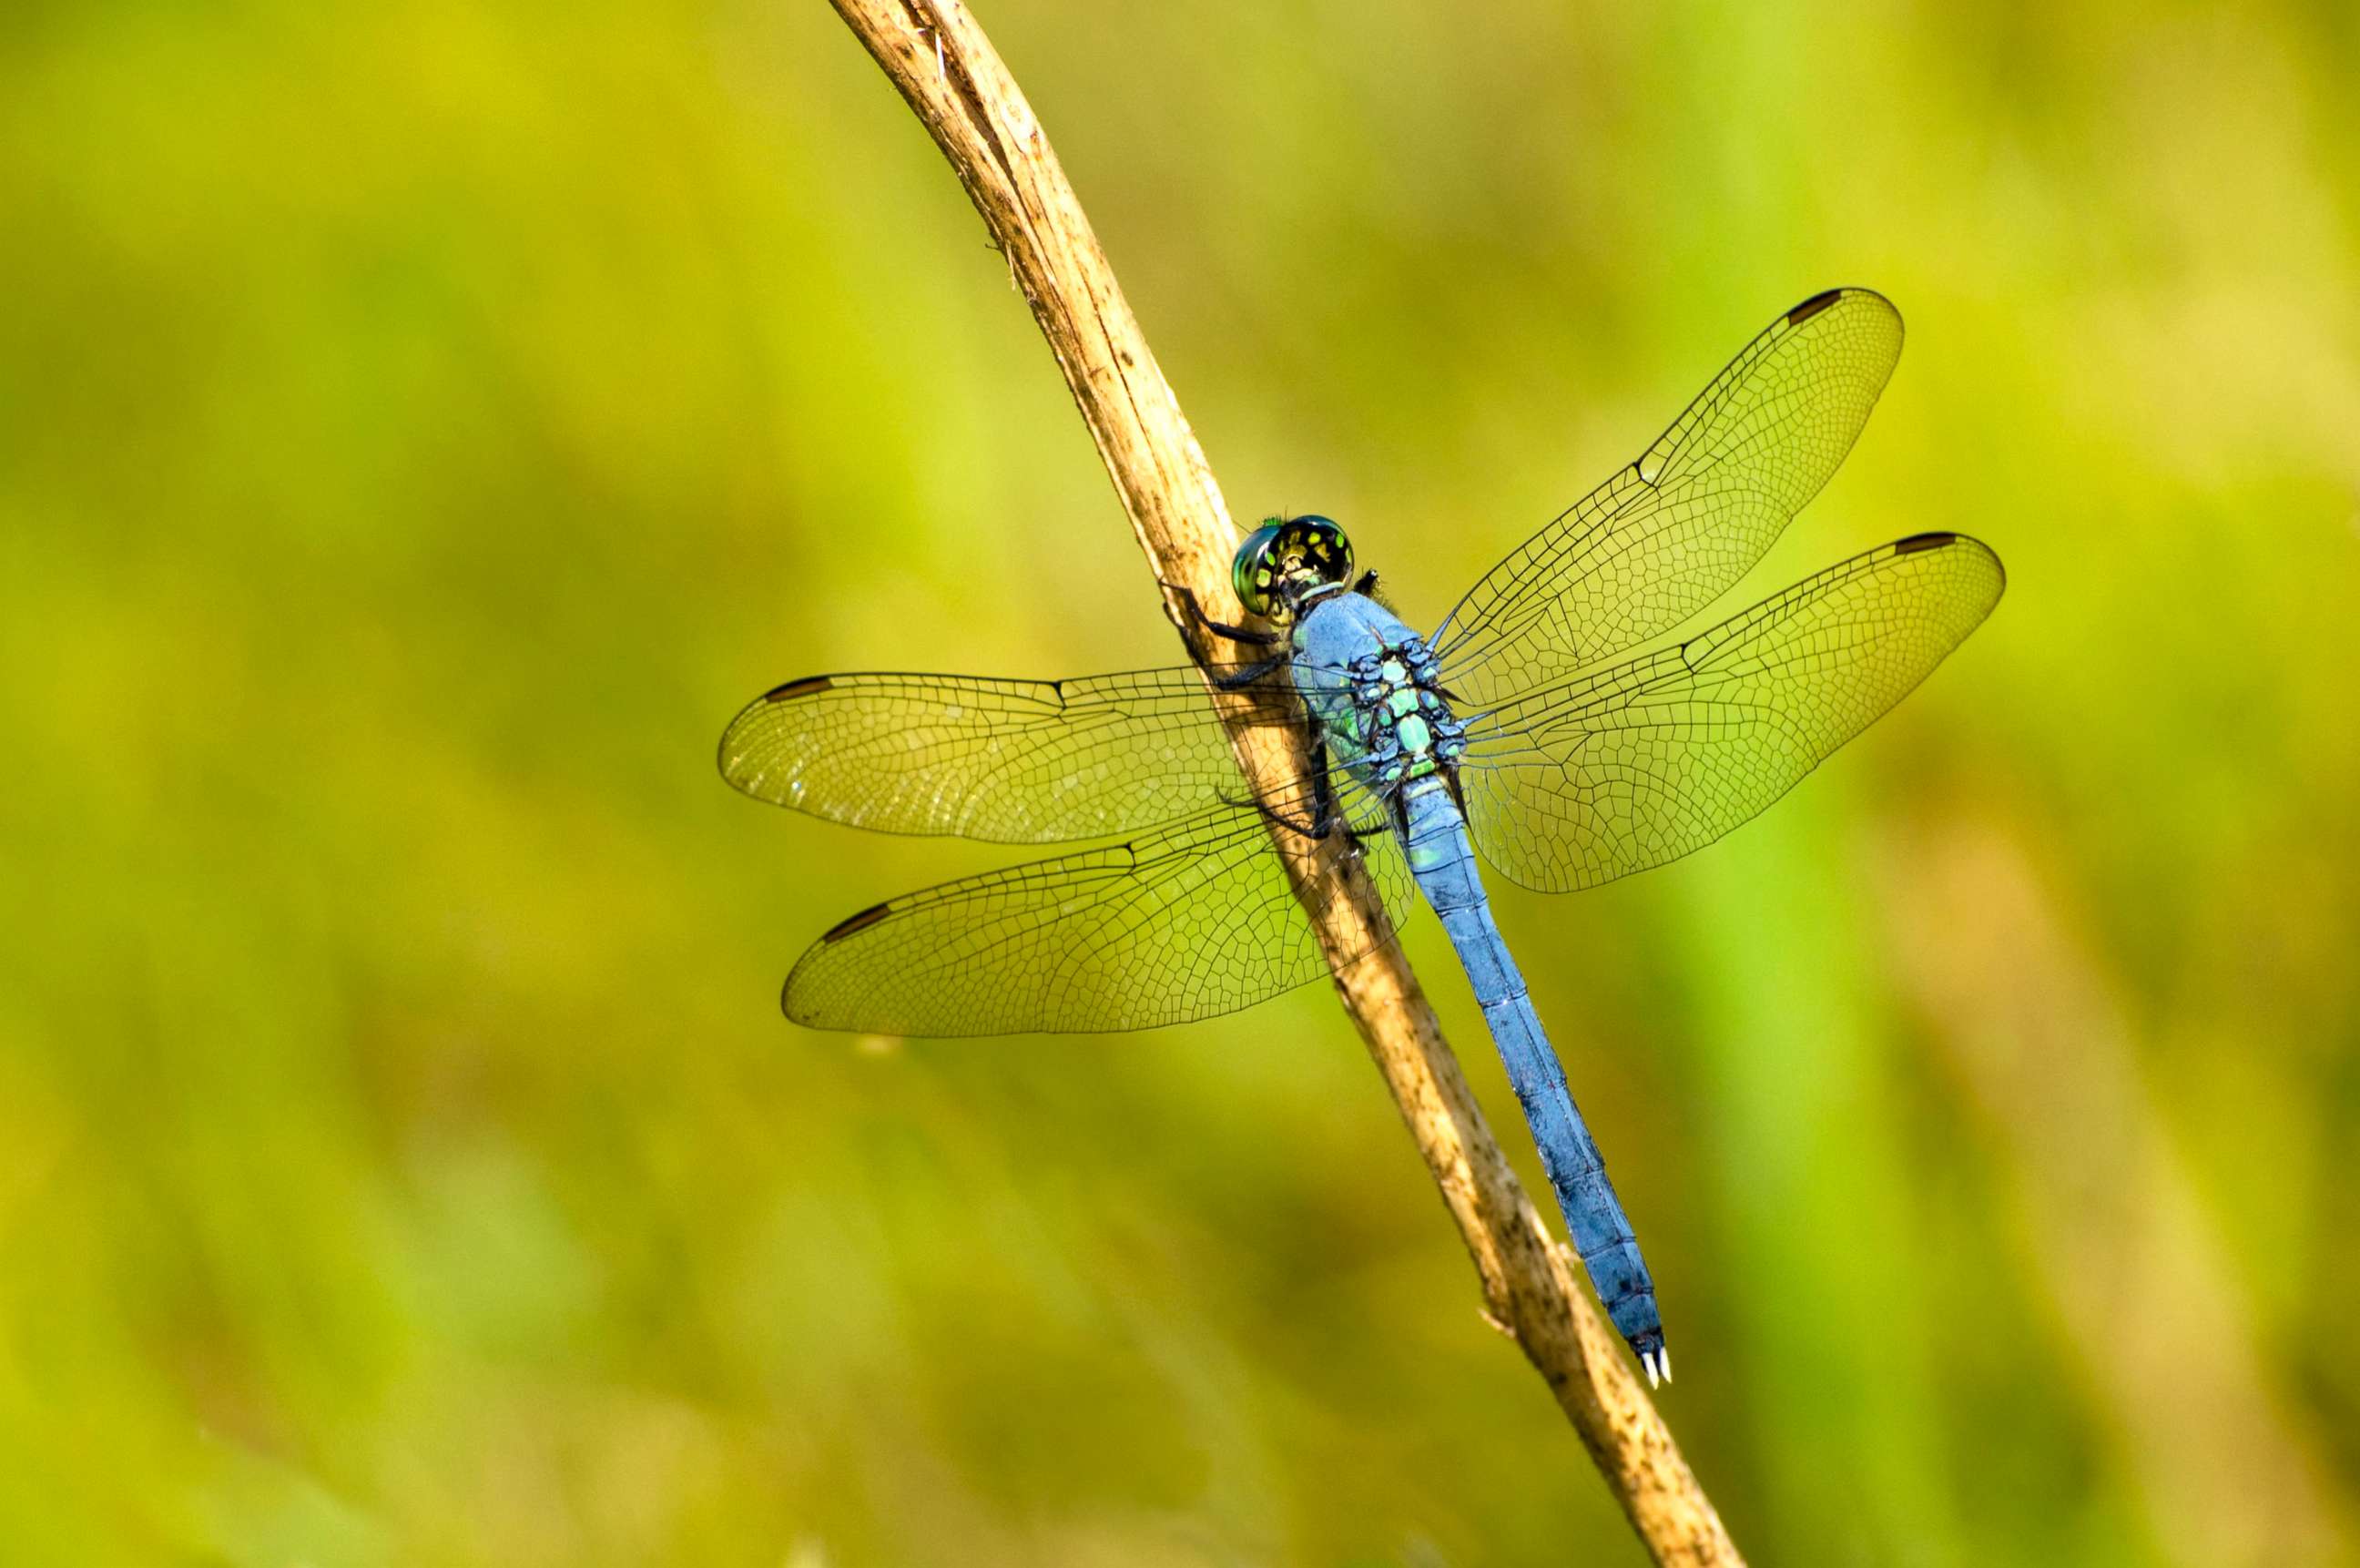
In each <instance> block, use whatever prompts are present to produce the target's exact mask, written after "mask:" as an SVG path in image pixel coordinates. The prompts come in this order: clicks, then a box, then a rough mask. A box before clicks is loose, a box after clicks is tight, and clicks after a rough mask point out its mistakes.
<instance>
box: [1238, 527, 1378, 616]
mask: <svg viewBox="0 0 2360 1568" xmlns="http://www.w3.org/2000/svg"><path fill="white" fill-rule="evenodd" d="M1229 580H1230V582H1231V584H1232V586H1234V587H1236V589H1237V591H1238V602H1239V603H1240V604H1241V605H1243V606H1245V607H1246V609H1247V611H1248V613H1250V614H1253V615H1259V616H1263V617H1266V618H1270V619H1274V620H1284V619H1286V618H1287V617H1289V616H1292V615H1294V614H1295V612H1296V611H1297V610H1298V609H1300V608H1301V607H1302V605H1303V603H1304V602H1305V601H1306V600H1308V599H1310V598H1315V597H1317V595H1318V594H1319V592H1320V591H1321V590H1322V589H1323V588H1326V587H1345V586H1347V585H1349V583H1350V582H1351V580H1352V543H1351V541H1349V540H1348V539H1346V538H1345V537H1344V531H1343V530H1342V529H1340V528H1338V527H1337V526H1336V525H1335V524H1334V523H1333V522H1331V521H1328V520H1327V519H1326V518H1324V517H1317V516H1314V515H1311V514H1308V513H1306V515H1304V516H1302V517H1291V518H1286V519H1284V520H1282V519H1279V518H1274V517H1273V518H1267V519H1265V520H1264V521H1263V522H1262V526H1261V527H1260V528H1257V529H1255V530H1254V531H1253V532H1251V533H1250V534H1248V535H1246V542H1245V543H1243V544H1240V545H1239V546H1238V556H1237V560H1236V561H1235V562H1234V563H1233V564H1232V565H1231V566H1230V568H1229Z"/></svg>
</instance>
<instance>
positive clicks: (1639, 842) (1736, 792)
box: [1459, 533, 2006, 893]
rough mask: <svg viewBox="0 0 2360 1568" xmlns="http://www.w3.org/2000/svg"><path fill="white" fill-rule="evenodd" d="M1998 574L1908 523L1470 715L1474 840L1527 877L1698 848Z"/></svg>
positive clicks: (1880, 693) (1780, 785)
mask: <svg viewBox="0 0 2360 1568" xmlns="http://www.w3.org/2000/svg"><path fill="white" fill-rule="evenodd" d="M2005 582H2006V578H2005V575H2004V574H2003V573H2002V571H2001V569H2000V564H1999V558H1998V557H1997V556H1995V555H1994V554H1992V553H1991V551H1990V550H1989V549H1987V548H1985V547H1984V546H1983V544H1981V543H1977V542H1976V541H1974V540H1972V539H1970V538H1967V537H1966V536H1965V535H1963V534H1957V533H1921V534H1918V535H1917V536H1916V537H1914V538H1910V539H1904V540H1900V541H1898V542H1896V543H1892V544H1886V545H1882V546H1879V547H1878V548H1877V549H1874V550H1872V551H1869V552H1868V553H1867V554H1863V555H1856V556H1854V557H1853V558H1852V559H1851V560H1849V561H1846V562H1844V563H1842V564H1841V565H1836V566H1831V567H1830V568H1829V569H1828V570H1826V571H1824V572H1821V573H1819V575H1818V576H1814V577H1808V578H1806V579H1804V580H1803V581H1802V582H1799V583H1797V584H1796V585H1795V586H1794V587H1790V588H1788V589H1786V591H1785V592H1784V593H1781V594H1779V595H1777V596H1776V597H1775V598H1769V599H1765V600H1764V601H1763V602H1762V603H1760V604H1758V605H1755V606H1754V608H1753V609H1749V610H1747V611H1746V612H1745V613H1744V614H1743V615H1740V616H1737V617H1735V618H1733V619H1732V620H1725V621H1723V622H1721V624H1720V625H1719V626H1716V627H1714V628H1713V629H1712V630H1709V631H1705V632H1701V633H1699V635H1697V636H1695V637H1692V638H1690V639H1688V641H1685V642H1682V643H1680V644H1678V645H1677V646H1676V647H1671V648H1666V649H1664V650H1663V651H1662V652H1656V653H1651V654H1646V655H1644V656H1642V657H1640V658H1637V659H1633V660H1632V661H1630V662H1629V663H1623V664H1619V665H1616V666H1614V667H1613V668H1612V669H1608V670H1604V671H1601V672H1599V673H1598V674H1592V675H1589V676H1586V677H1583V678H1581V679H1578V680H1573V681H1568V682H1566V683H1563V684H1561V685H1557V686H1555V687H1553V688H1550V689H1548V690H1545V691H1538V692H1534V693H1531V694H1528V695H1527V696H1523V697H1521V698H1518V699H1516V700H1514V701H1512V702H1509V703H1506V704H1503V705H1502V706H1501V707H1495V708H1493V709H1491V710H1490V711H1489V712H1486V713H1481V714H1479V715H1474V716H1471V717H1470V718H1469V721H1468V733H1469V737H1470V746H1469V751H1468V756H1467V761H1466V764H1465V765H1464V767H1463V768H1462V770H1461V772H1460V774H1459V779H1460V784H1461V787H1462V789H1463V790H1464V792H1465V794H1466V797H1467V816H1468V824H1469V828H1470V831H1471V833H1472V836H1473V838H1474V840H1475V845H1476V847H1477V848H1478V849H1479V850H1481V851H1482V853H1483V856H1484V858H1485V859H1486V860H1488V861H1491V863H1492V864H1493V865H1495V866H1497V867H1498V868H1499V869H1500V871H1501V872H1502V873H1503V874H1504V875H1506V876H1507V877H1508V878H1509V879H1510V880H1511V881H1513V882H1516V883H1521V884H1523V885H1524V886H1525V887H1529V888H1534V889H1536V890H1538V891H1540V892H1543V893H1567V892H1571V891H1572V890H1574V889H1576V888H1583V887H1590V886H1593V885H1595V884H1597V883H1602V882H1611V881H1612V880H1613V879H1614V878H1616V877H1619V876H1627V875H1629V874H1630V873H1631V872H1638V871H1645V870H1646V869H1648V868H1649V867H1651V866H1659V865H1662V864H1663V863H1664V862H1666V861H1672V860H1677V859H1678V858H1679V857H1680V856H1682V855H1685V854H1687V853H1688V851H1689V850H1697V849H1701V848H1702V847H1703V846H1705V845H1707V844H1710V843H1711V842H1712V841H1713V840H1714V839H1718V838H1720V837H1721V835H1722V834H1724V833H1726V832H1728V831H1729V830H1730V829H1731V828H1734V827H1736V826H1737V825H1738V824H1739V823H1741V822H1743V821H1745V820H1747V819H1748V818H1749V817H1753V816H1754V815H1755V814H1756V813H1758V812H1760V811H1761V810H1762V809H1763V808H1765V806H1769V804H1770V803H1771V802H1772V801H1775V800H1776V799H1777V798H1778V797H1779V796H1780V795H1784V794H1786V791H1788V790H1789V789H1791V788H1793V787H1794V786H1795V784H1797V782H1798V781H1799V780H1800V779H1801V778H1802V777H1803V775H1804V774H1805V773H1809V772H1810V771H1811V770H1812V769H1813V768H1814V767H1816V766H1818V765H1819V762H1820V761H1821V759H1823V758H1825V757H1827V756H1828V755H1829V754H1830V753H1831V752H1832V751H1835V749H1836V748H1837V747H1839V746H1841V745H1842V744H1843V743H1844V742H1845V741H1846V740H1851V739H1852V737H1853V736H1855V735H1857V734H1859V733H1860V732H1861V731H1862V730H1863V729H1866V728H1868V726H1869V725H1870V724H1872V723H1874V721H1875V720H1876V718H1878V717H1879V716H1880V715H1882V714H1883V713H1884V712H1885V709H1887V708H1889V707H1892V706H1893V705H1894V704H1895V703H1896V702H1898V701H1900V700H1901V698H1902V697H1903V696H1907V694H1908V693H1909V691H1910V689H1911V688H1912V687H1914V686H1916V685H1917V683H1918V682H1920V681H1922V680H1924V679H1925V678H1926V677H1927V675H1928V674H1931V673H1932V671H1933V668H1934V666H1935V665H1937V664H1939V663H1941V662H1942V659H1943V656H1944V655H1945V654H1947V653H1949V652H1950V650H1951V649H1953V648H1955V647H1957V646H1958V645H1959V644H1960V643H1961V641H1965V639H1966V636H1967V634H1968V633H1969V632H1971V631H1972V630H1974V629H1975V628H1976V626H1978V625H1979V624H1981V623H1982V621H1983V617H1985V616H1986V615H1989V614H1990V613H1991V610H1992V607H1993V606H1994V605H1995V604H1997V603H1998V602H1999V597H2000V592H2001V590H2002V588H2003V587H2005Z"/></svg>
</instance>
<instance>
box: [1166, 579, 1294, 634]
mask: <svg viewBox="0 0 2360 1568" xmlns="http://www.w3.org/2000/svg"><path fill="white" fill-rule="evenodd" d="M1172 591H1173V592H1174V593H1175V594H1178V595H1179V596H1180V602H1181V603H1182V604H1185V605H1186V606H1187V607H1188V618H1189V619H1190V620H1194V621H1195V622H1196V624H1197V625H1199V626H1201V627H1203V628H1204V629H1205V630H1207V631H1212V632H1217V633H1218V634H1219V635H1221V636H1223V637H1226V638H1228V639H1229V641H1232V642H1242V643H1244V644H1245V645H1246V646H1247V647H1249V648H1276V647H1278V646H1279V645H1280V644H1282V643H1284V641H1286V639H1285V638H1284V637H1281V636H1279V635H1278V634H1277V633H1276V632H1274V631H1256V630H1254V629H1253V628H1252V627H1251V626H1231V625H1230V624H1229V622H1228V621H1226V620H1214V619H1213V618H1212V617H1211V616H1209V615H1207V614H1206V613H1205V607H1204V606H1203V605H1201V604H1198V603H1197V602H1196V589H1194V588H1192V587H1187V586H1186V585H1185V584H1181V585H1177V586H1175V587H1173V588H1172Z"/></svg>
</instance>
